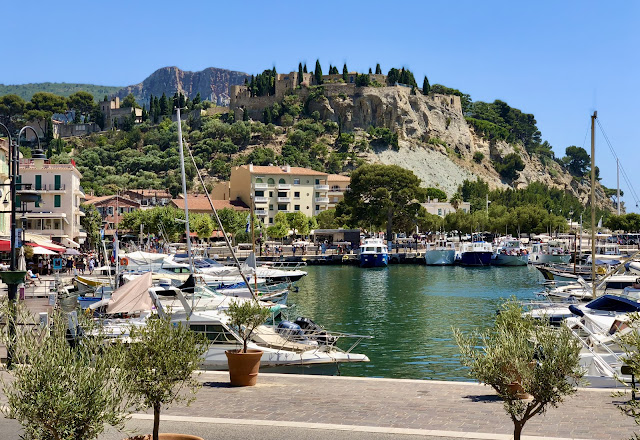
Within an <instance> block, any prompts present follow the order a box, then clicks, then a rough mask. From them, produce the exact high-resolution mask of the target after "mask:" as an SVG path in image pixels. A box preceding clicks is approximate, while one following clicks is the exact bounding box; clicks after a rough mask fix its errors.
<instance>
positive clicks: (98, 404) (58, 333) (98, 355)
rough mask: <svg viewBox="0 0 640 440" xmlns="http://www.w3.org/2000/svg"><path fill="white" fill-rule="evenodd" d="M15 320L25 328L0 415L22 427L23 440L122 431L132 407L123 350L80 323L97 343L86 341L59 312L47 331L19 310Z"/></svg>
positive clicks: (84, 438) (88, 438) (83, 438)
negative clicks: (128, 396) (122, 366)
mask: <svg viewBox="0 0 640 440" xmlns="http://www.w3.org/2000/svg"><path fill="white" fill-rule="evenodd" d="M4 305H5V307H6V303H5V304H4ZM3 314H4V313H3ZM4 316H7V317H8V319H12V318H10V316H11V315H7V314H4ZM17 320H18V322H19V323H20V324H23V325H20V326H18V328H19V331H18V332H17V335H16V338H15V339H14V340H13V343H14V358H13V361H14V362H13V368H12V369H11V370H10V371H9V373H8V377H6V378H3V380H2V382H3V383H2V385H3V391H4V394H5V396H6V398H7V404H6V406H3V407H1V410H2V412H3V413H4V415H5V416H6V417H9V418H12V419H16V420H17V421H18V422H19V423H20V424H21V425H22V428H23V430H24V438H38V439H43V440H44V439H46V440H48V439H62V438H71V437H72V438H74V439H78V440H93V439H96V438H98V436H99V435H100V434H101V433H102V432H103V431H104V429H105V427H106V426H107V425H111V426H114V427H116V428H118V429H122V428H124V424H125V422H126V420H127V417H128V415H129V412H128V408H129V403H130V401H129V399H128V398H127V395H128V393H127V388H128V383H127V380H126V375H125V374H124V371H123V370H122V369H121V368H118V366H119V365H121V364H122V360H123V350H122V348H123V347H122V346H120V345H119V344H115V345H106V344H104V343H103V341H104V339H102V338H100V337H99V336H100V333H99V329H98V328H93V329H92V328H91V322H90V321H88V320H87V321H84V322H83V320H82V317H81V318H80V320H81V321H80V322H81V324H82V325H83V326H84V328H85V329H86V330H87V332H89V331H90V332H91V333H92V335H94V336H97V337H91V338H82V337H81V336H80V335H79V334H78V333H76V331H77V329H78V327H77V325H76V323H75V322H74V323H73V324H72V326H71V328H69V327H68V325H67V317H66V316H63V314H62V313H61V312H55V313H54V314H52V316H51V321H52V322H53V324H54V325H53V327H52V328H49V326H48V325H39V324H38V323H35V322H33V318H32V315H31V314H30V313H29V312H28V311H27V310H25V309H24V308H23V307H22V306H21V305H18V314H17ZM3 336H6V332H4V331H3Z"/></svg>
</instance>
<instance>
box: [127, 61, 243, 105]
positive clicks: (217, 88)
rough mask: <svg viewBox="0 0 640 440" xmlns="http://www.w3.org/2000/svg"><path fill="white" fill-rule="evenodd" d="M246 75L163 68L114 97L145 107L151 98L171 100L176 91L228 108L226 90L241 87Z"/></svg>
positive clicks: (220, 70) (208, 69)
mask: <svg viewBox="0 0 640 440" xmlns="http://www.w3.org/2000/svg"><path fill="white" fill-rule="evenodd" d="M247 77H248V75H247V74H246V73H242V72H234V71H231V70H226V69H217V68H215V67H209V68H207V69H204V70H201V71H199V72H189V71H186V70H180V69H178V68H177V67H163V68H161V69H158V70H156V71H155V72H153V73H152V74H151V75H150V76H149V77H148V78H147V79H145V80H144V81H142V82H141V83H139V84H135V85H132V86H129V87H124V88H123V89H120V90H119V91H118V92H117V93H116V96H118V97H120V99H122V98H124V97H125V96H127V95H128V94H129V93H132V94H133V96H135V97H136V100H137V101H138V102H139V103H143V102H144V103H148V102H149V98H150V96H151V95H154V96H162V93H166V95H167V96H169V97H171V96H173V95H174V93H175V92H177V91H180V92H182V93H183V94H184V95H185V96H188V97H189V98H191V99H193V98H195V97H196V95H197V94H198V93H200V96H201V97H202V99H203V100H204V99H207V100H210V101H211V102H214V103H216V104H217V105H220V106H227V105H229V94H228V92H229V86H230V85H238V84H243V83H244V79H245V78H247Z"/></svg>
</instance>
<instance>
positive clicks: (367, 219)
mask: <svg viewBox="0 0 640 440" xmlns="http://www.w3.org/2000/svg"><path fill="white" fill-rule="evenodd" d="M425 200H426V191H425V190H424V188H421V187H420V179H418V178H417V177H416V176H415V175H414V174H413V172H411V171H409V170H405V169H404V168H401V167H399V166H397V165H380V164H373V165H362V166H361V167H359V168H358V169H356V170H355V171H354V172H353V173H352V175H351V183H350V186H349V189H348V190H347V191H346V192H345V195H344V200H342V201H341V202H340V203H338V206H337V207H336V214H337V215H338V216H343V215H344V216H345V218H346V219H347V222H348V223H349V224H350V225H352V226H362V227H364V228H370V227H374V228H378V229H379V228H382V227H383V226H385V225H386V228H387V237H388V239H389V240H390V239H391V235H392V232H393V231H394V230H397V231H402V232H410V231H412V230H414V229H415V219H416V216H417V214H418V212H419V210H420V208H421V205H420V202H423V201H425ZM394 227H395V228H396V229H394Z"/></svg>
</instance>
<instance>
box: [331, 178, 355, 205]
mask: <svg viewBox="0 0 640 440" xmlns="http://www.w3.org/2000/svg"><path fill="white" fill-rule="evenodd" d="M327 182H328V184H329V193H328V196H329V205H328V206H327V207H328V209H334V208H335V207H336V205H337V204H338V202H340V201H341V200H342V199H343V198H344V192H345V191H346V190H348V189H349V183H350V182H351V178H350V177H349V176H343V175H340V174H329V176H327Z"/></svg>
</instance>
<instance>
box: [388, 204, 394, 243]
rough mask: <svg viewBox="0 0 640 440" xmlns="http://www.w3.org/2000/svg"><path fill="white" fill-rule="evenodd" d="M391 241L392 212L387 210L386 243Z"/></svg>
mask: <svg viewBox="0 0 640 440" xmlns="http://www.w3.org/2000/svg"><path fill="white" fill-rule="evenodd" d="M392 240H393V210H392V209H391V208H389V209H388V210H387V241H392Z"/></svg>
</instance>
